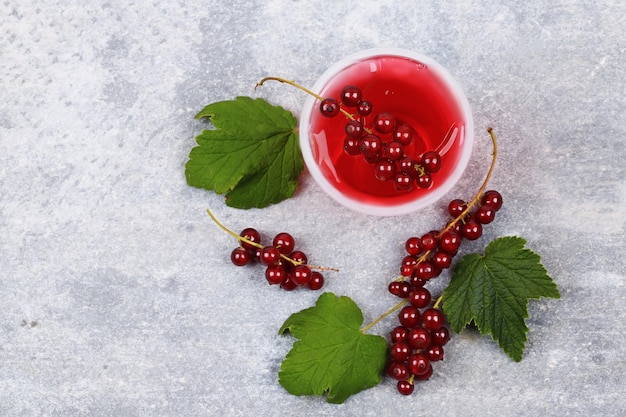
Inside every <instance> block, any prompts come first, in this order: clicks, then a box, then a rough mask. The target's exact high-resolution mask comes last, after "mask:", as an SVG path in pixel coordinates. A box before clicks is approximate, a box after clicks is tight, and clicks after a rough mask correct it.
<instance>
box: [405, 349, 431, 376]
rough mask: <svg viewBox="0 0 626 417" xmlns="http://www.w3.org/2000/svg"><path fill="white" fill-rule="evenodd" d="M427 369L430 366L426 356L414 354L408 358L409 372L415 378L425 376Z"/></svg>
mask: <svg viewBox="0 0 626 417" xmlns="http://www.w3.org/2000/svg"><path fill="white" fill-rule="evenodd" d="M429 368H431V365H430V361H429V360H428V358H427V357H426V355H423V354H421V353H416V354H415V355H411V357H409V370H410V371H411V373H412V374H413V375H415V376H416V377H417V376H419V375H425V374H427V373H428V370H429Z"/></svg>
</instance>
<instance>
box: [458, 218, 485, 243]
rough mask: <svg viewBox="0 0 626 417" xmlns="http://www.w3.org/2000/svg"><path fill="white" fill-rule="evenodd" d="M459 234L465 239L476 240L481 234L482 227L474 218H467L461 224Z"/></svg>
mask: <svg viewBox="0 0 626 417" xmlns="http://www.w3.org/2000/svg"><path fill="white" fill-rule="evenodd" d="M461 234H462V235H463V237H464V238H465V239H467V240H476V239H478V238H479V237H481V236H482V234H483V227H482V226H481V225H480V223H478V222H477V221H476V220H469V221H467V222H465V223H463V225H462V226H461Z"/></svg>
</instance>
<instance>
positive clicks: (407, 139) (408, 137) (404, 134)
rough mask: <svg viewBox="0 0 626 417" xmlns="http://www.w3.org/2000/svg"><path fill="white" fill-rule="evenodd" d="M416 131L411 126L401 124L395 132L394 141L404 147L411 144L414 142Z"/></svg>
mask: <svg viewBox="0 0 626 417" xmlns="http://www.w3.org/2000/svg"><path fill="white" fill-rule="evenodd" d="M413 135H414V130H413V128H411V126H409V125H405V124H399V125H397V126H396V128H395V130H394V131H393V140H394V141H396V142H398V143H400V144H401V145H403V146H407V145H410V144H411V141H412V140H413Z"/></svg>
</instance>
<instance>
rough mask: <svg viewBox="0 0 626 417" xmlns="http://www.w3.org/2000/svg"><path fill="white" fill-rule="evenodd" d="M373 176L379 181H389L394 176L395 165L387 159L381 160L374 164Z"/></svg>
mask: <svg viewBox="0 0 626 417" xmlns="http://www.w3.org/2000/svg"><path fill="white" fill-rule="evenodd" d="M374 175H375V176H376V178H378V179H379V180H381V181H390V180H392V179H393V178H394V177H395V176H396V164H395V163H393V162H392V161H390V160H388V159H383V160H382V161H380V162H378V163H377V164H376V166H375V168H374Z"/></svg>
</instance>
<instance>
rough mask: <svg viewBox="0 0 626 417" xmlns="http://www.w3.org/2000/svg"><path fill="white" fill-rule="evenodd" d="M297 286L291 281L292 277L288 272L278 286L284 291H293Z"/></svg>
mask: <svg viewBox="0 0 626 417" xmlns="http://www.w3.org/2000/svg"><path fill="white" fill-rule="evenodd" d="M297 286H298V284H296V283H295V282H293V278H292V276H291V275H290V274H287V276H286V277H285V278H284V279H283V281H282V282H281V283H280V288H282V289H283V290H285V291H293V290H295V289H296V287H297Z"/></svg>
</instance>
